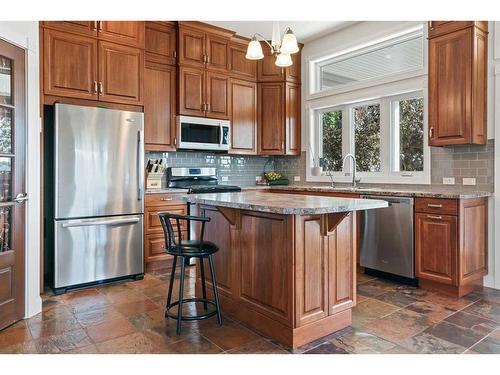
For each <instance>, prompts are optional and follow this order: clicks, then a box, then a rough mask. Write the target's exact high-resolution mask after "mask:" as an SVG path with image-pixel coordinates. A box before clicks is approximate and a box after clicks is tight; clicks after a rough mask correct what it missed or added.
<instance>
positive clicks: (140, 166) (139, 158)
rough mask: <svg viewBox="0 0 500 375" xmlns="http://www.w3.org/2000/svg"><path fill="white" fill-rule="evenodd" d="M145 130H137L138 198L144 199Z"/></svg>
mask: <svg viewBox="0 0 500 375" xmlns="http://www.w3.org/2000/svg"><path fill="white" fill-rule="evenodd" d="M142 135H143V131H142V130H139V131H137V200H138V201H140V200H142V190H143V188H144V186H143V181H144V161H143V160H144V149H143V136H142Z"/></svg>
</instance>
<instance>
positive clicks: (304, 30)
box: [205, 21, 354, 43]
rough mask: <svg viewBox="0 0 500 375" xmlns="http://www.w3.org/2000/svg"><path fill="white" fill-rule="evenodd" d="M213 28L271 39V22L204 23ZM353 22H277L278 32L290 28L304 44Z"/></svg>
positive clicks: (249, 36)
mask: <svg viewBox="0 0 500 375" xmlns="http://www.w3.org/2000/svg"><path fill="white" fill-rule="evenodd" d="M205 22H207V23H210V24H212V25H215V26H219V27H223V28H225V29H229V30H232V31H235V32H236V33H237V34H238V35H242V36H246V37H248V38H251V37H252V35H253V34H255V33H259V34H262V35H263V36H264V37H265V38H267V39H271V33H272V30H273V21H205ZM353 23H354V22H348V21H279V25H280V31H281V33H283V31H284V30H285V27H287V26H288V27H290V28H291V29H292V31H293V33H294V34H295V36H296V37H297V40H298V41H299V42H301V43H304V42H306V41H308V40H311V39H315V38H318V37H320V36H322V35H325V34H328V33H330V32H332V31H336V30H339V29H342V28H344V27H347V26H349V25H351V24H353Z"/></svg>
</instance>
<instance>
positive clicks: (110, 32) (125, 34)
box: [98, 21, 145, 48]
mask: <svg viewBox="0 0 500 375" xmlns="http://www.w3.org/2000/svg"><path fill="white" fill-rule="evenodd" d="M144 33H145V30H144V21H99V33H98V36H99V39H102V40H107V41H109V42H114V43H120V44H123V45H126V46H131V47H138V48H144Z"/></svg>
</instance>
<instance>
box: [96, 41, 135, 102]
mask: <svg viewBox="0 0 500 375" xmlns="http://www.w3.org/2000/svg"><path fill="white" fill-rule="evenodd" d="M143 74H144V51H143V50H141V49H139V48H134V47H127V46H123V45H120V44H116V43H110V42H99V100H102V101H105V102H112V103H122V104H136V105H141V104H142V92H143V91H142V90H143V88H142V82H143Z"/></svg>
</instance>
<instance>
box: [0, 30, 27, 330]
mask: <svg viewBox="0 0 500 375" xmlns="http://www.w3.org/2000/svg"><path fill="white" fill-rule="evenodd" d="M24 56H25V54H24V50H22V49H21V48H18V47H15V46H13V45H11V44H9V43H7V42H4V41H2V40H0V82H2V87H1V90H0V164H1V166H2V168H1V170H0V182H1V185H2V191H1V192H0V329H2V328H4V327H6V326H8V325H10V324H12V323H14V322H16V321H18V320H20V319H22V318H23V317H24V289H25V284H24V267H25V247H24V246H25V244H24V236H25V229H24V228H25V204H24V203H23V202H24V201H25V199H26V195H25V192H26V190H25V189H26V187H25V180H24V175H25V153H26V148H25V147H26V138H25V136H26V122H25V121H26V120H25V109H26V107H25V92H24V87H25V78H24V77H25V75H24V69H25V68H24V67H25V65H24V64H25V57H24Z"/></svg>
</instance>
